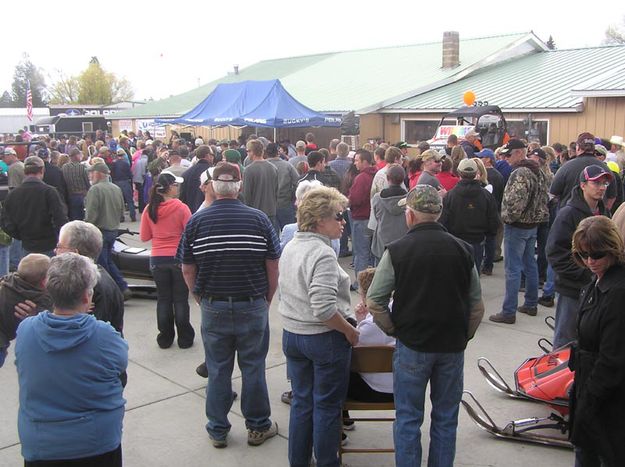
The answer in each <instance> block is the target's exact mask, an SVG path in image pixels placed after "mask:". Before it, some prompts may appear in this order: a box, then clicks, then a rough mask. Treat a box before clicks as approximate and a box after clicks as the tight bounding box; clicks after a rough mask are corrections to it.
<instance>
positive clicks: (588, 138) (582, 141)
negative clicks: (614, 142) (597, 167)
mask: <svg viewBox="0 0 625 467" xmlns="http://www.w3.org/2000/svg"><path fill="white" fill-rule="evenodd" d="M577 145H578V146H580V147H584V146H594V145H595V135H593V134H592V133H588V132H587V131H585V132H584V133H580V135H579V136H578V137H577Z"/></svg>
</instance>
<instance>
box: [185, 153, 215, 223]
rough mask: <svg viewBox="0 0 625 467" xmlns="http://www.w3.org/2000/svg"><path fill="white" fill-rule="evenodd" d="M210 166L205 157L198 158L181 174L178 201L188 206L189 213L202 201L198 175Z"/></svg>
mask: <svg viewBox="0 0 625 467" xmlns="http://www.w3.org/2000/svg"><path fill="white" fill-rule="evenodd" d="M209 167H210V163H209V162H208V161H207V160H206V159H200V160H198V161H197V163H196V164H195V165H192V166H191V167H189V168H188V169H187V170H185V171H184V173H183V174H182V178H184V183H183V184H182V186H181V187H180V201H182V202H183V203H184V204H186V205H187V206H189V209H190V210H191V213H195V211H197V208H199V207H200V205H201V204H202V203H203V202H204V193H202V191H200V175H201V174H202V172H204V171H206V169H208V168H209Z"/></svg>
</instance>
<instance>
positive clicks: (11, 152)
mask: <svg viewBox="0 0 625 467" xmlns="http://www.w3.org/2000/svg"><path fill="white" fill-rule="evenodd" d="M4 155H5V156H17V153H16V152H15V149H13V148H5V149H4Z"/></svg>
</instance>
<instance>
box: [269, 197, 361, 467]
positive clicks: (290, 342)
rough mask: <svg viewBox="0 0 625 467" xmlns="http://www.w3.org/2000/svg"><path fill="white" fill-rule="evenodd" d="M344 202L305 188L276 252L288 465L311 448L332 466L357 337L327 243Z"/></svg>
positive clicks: (335, 233)
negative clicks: (287, 381)
mask: <svg viewBox="0 0 625 467" xmlns="http://www.w3.org/2000/svg"><path fill="white" fill-rule="evenodd" d="M347 202H348V201H347V198H346V197H345V196H343V195H342V194H341V193H339V192H338V191H337V190H335V189H334V188H328V187H319V188H315V189H312V190H310V191H309V192H308V193H306V195H304V197H303V198H302V200H301V203H300V204H299V206H298V209H297V225H298V227H299V231H298V232H296V233H295V237H294V238H293V240H291V241H290V242H289V243H288V244H287V245H286V247H285V248H284V251H283V252H282V256H281V258H280V279H279V285H280V307H279V310H280V314H281V315H282V320H283V328H284V330H283V335H282V349H283V352H284V355H285V356H286V359H287V373H288V375H289V377H290V378H291V387H292V389H293V400H292V403H291V416H290V422H289V449H288V456H289V463H290V465H309V463H310V459H311V456H312V453H313V450H314V454H315V457H316V459H317V465H326V466H338V465H339V462H338V455H337V453H338V449H339V442H340V434H341V425H342V423H341V409H342V406H343V401H344V400H345V396H346V394H347V384H348V380H349V367H350V360H351V349H352V346H353V345H356V344H357V343H358V335H359V333H358V331H357V330H356V328H355V327H354V326H355V325H356V321H355V319H354V314H353V311H352V310H351V303H350V291H349V285H350V278H349V275H348V274H347V273H346V272H345V271H344V270H343V269H342V268H341V267H340V266H339V264H338V262H337V260H336V254H335V252H334V251H333V250H332V248H331V246H330V242H331V240H332V239H339V238H341V234H342V233H343V227H344V225H345V220H344V218H343V211H344V210H345V209H346V207H347ZM348 320H349V321H351V322H352V323H353V324H350V322H349V321H348Z"/></svg>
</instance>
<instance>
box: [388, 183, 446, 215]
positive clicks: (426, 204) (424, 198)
mask: <svg viewBox="0 0 625 467" xmlns="http://www.w3.org/2000/svg"><path fill="white" fill-rule="evenodd" d="M397 205H398V206H408V207H409V208H410V209H414V210H415V211H419V212H429V213H431V214H438V213H439V212H441V211H442V209H443V201H442V200H441V196H440V195H439V194H438V191H436V188H434V187H433V186H430V185H417V186H415V187H414V188H413V189H412V190H410V192H409V193H408V195H407V196H406V197H405V198H402V199H400V200H399V202H398V203H397Z"/></svg>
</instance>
